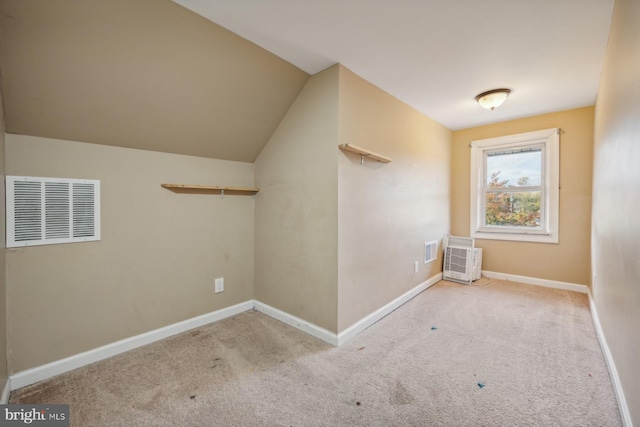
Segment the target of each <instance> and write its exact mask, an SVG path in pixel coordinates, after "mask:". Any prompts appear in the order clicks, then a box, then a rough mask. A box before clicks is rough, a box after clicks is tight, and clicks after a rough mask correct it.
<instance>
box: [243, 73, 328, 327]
mask: <svg viewBox="0 0 640 427" xmlns="http://www.w3.org/2000/svg"><path fill="white" fill-rule="evenodd" d="M337 146H338V67H337V66H334V67H331V68H329V69H327V70H324V71H322V72H320V73H318V74H316V75H314V76H312V77H311V78H310V79H309V81H308V82H307V84H306V85H305V87H304V88H303V89H302V91H301V92H300V95H299V96H298V98H297V99H296V100H295V102H294V103H293V105H292V106H291V109H290V110H289V112H288V113H287V115H286V116H285V118H284V120H283V121H282V123H280V126H278V129H277V130H276V132H275V133H274V134H273V136H272V137H271V139H270V140H269V142H268V143H267V145H266V146H265V148H264V150H263V151H262V153H260V156H259V157H258V159H257V160H256V163H255V168H256V169H255V175H256V185H257V186H258V187H259V188H260V193H259V194H258V196H257V198H256V214H255V217H256V226H255V228H256V236H255V265H256V268H255V295H256V299H257V300H259V301H262V302H264V303H266V304H269V305H271V306H273V307H275V308H278V309H280V310H283V311H285V312H287V313H289V314H293V315H294V316H298V317H300V318H302V319H305V320H307V321H309V322H311V323H314V324H316V325H318V326H320V327H323V328H325V329H327V330H329V331H331V332H336V328H337V324H336V322H337V317H338V316H337V303H338V302H337V301H338V295H337V286H338V279H337V274H338V272H337V268H338V267H337V263H338V253H337V252H338V183H337V181H338V165H337V158H338V148H337Z"/></svg>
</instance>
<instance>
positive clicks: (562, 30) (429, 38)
mask: <svg viewBox="0 0 640 427" xmlns="http://www.w3.org/2000/svg"><path fill="white" fill-rule="evenodd" d="M183 6H184V7H183ZM612 7H613V0H562V1H558V0H535V1H534V0H509V1H504V0H473V1H472V0H454V1H441V0H396V1H391V0H349V1H344V0H308V1H299V0H238V1H229V0H174V1H171V0H135V1H131V0H55V1H52V0H29V1H24V0H1V1H0V28H1V35H0V71H1V73H2V91H3V102H4V110H5V124H6V129H7V131H8V132H10V133H18V134H27V135H35V136H44V137H50V138H60V139H68V140H75V141H83V142H89V143H97V144H106V145H114V146H123V147H129V148H139V149H145V150H155V151H164V152H169V153H179V154H187V155H195V156H202V157H211V158H219V159H226V160H237V161H246V162H253V161H254V160H255V159H256V157H257V156H258V154H259V153H260V151H261V150H262V148H263V146H264V144H265V143H266V142H267V140H268V139H269V137H270V136H271V134H272V133H273V131H274V130H275V128H276V127H277V126H278V124H279V123H280V121H281V119H282V118H283V117H284V114H286V111H287V109H288V108H289V106H290V105H291V103H292V102H293V101H294V99H295V98H296V96H297V94H298V92H299V91H300V89H301V88H302V86H303V85H304V84H305V82H306V81H307V79H308V78H309V75H310V74H314V73H316V72H318V71H320V70H322V69H324V68H326V67H328V66H331V65H333V64H335V63H341V64H343V65H345V66H346V67H347V68H349V69H351V70H352V71H354V72H355V73H356V74H358V75H360V76H361V77H363V78H364V79H366V80H368V81H370V82H371V83H373V84H374V85H376V86H378V87H380V88H381V89H383V90H385V91H387V92H388V93H390V94H391V95H393V96H395V97H396V98H398V99H400V100H402V101H404V102H405V103H407V104H409V105H411V106H412V107H414V108H415V109H417V110H418V111H420V112H422V113H424V114H425V115H427V116H429V117H431V118H433V119H435V120H436V121H439V122H440V123H442V124H444V125H445V126H447V127H449V128H451V129H454V130H455V129H462V128H467V127H472V126H476V125H481V124H486V123H493V122H499V121H504V120H508V119H513V118H519V117H526V116H531V115H536V114H542V113H546V112H552V111H559V110H564V109H569V108H576V107H581V106H586V105H593V103H594V101H595V97H596V94H597V88H598V80H599V75H600V71H601V68H602V63H603V58H604V52H605V48H606V43H607V37H608V29H609V24H610V20H611V14H612ZM189 9H191V10H189ZM194 12H196V13H194ZM497 87H507V88H510V89H512V94H511V96H510V97H509V98H508V99H507V102H506V103H505V104H504V105H503V106H502V107H500V108H498V109H497V110H495V111H488V110H484V109H482V108H480V107H479V106H478V105H477V104H476V103H475V101H474V96H475V95H476V94H478V93H479V92H482V91H485V90H488V89H492V88H497Z"/></svg>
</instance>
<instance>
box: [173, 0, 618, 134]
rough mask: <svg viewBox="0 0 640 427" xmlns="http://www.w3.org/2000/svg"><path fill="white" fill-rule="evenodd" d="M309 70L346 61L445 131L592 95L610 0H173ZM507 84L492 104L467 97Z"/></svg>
mask: <svg viewBox="0 0 640 427" xmlns="http://www.w3.org/2000/svg"><path fill="white" fill-rule="evenodd" d="M174 1H176V2H177V3H179V4H181V5H183V6H185V7H187V8H188V9H191V10H193V11H194V12H196V13H198V14H200V15H202V16H204V17H206V18H207V19H209V20H211V21H213V22H215V23H217V24H218V25H221V26H222V27H225V28H227V29H229V30H231V31H233V32H234V33H236V34H238V35H240V36H242V37H244V38H246V39H248V40H250V41H252V42H254V43H256V44H257V45H259V46H262V47H263V48H265V49H267V50H269V51H271V52H273V53H274V54H276V55H278V56H280V57H281V58H283V59H285V60H287V61H289V62H291V63H292V64H294V65H296V66H298V67H299V68H301V69H303V70H304V71H306V72H308V73H310V74H314V73H317V72H318V71H321V70H323V69H325V68H327V67H329V66H331V65H333V64H335V63H341V64H342V65H344V66H346V67H347V68H349V69H350V70H351V71H353V72H355V73H356V74H358V75H359V76H361V77H362V78H364V79H366V80H368V81H369V82H371V83H373V84H374V85H376V86H378V87H379V88H381V89H382V90H384V91H386V92H388V93H390V94H391V95H393V96H395V97H396V98H398V99H400V100H402V101H404V102H405V103H407V104H409V105H411V106H412V107H414V108H415V109H417V110H418V111H420V112H422V113H424V114H425V115H427V116H429V117H431V118H432V119H434V120H436V121H438V122H440V123H442V124H443V125H445V126H447V127H448V128H450V129H452V130H458V129H464V128H468V127H472V126H477V125H482V124H488V123H494V122H500V121H504V120H509V119H514V118H520V117H528V116H532V115H537V114H543V113H548V112H553V111H560V110H566V109H570V108H577V107H583V106H588V105H593V104H594V102H595V98H596V94H597V89H598V82H599V78H600V71H601V69H602V64H603V60H604V55H605V49H606V45H607V39H608V35H609V24H610V22H611V15H612V10H613V0H233V1H232V0H174ZM502 87H505V88H509V89H511V90H512V93H511V95H510V96H509V98H508V99H507V101H506V102H505V104H504V105H502V106H501V107H499V108H498V109H496V110H495V111H489V110H485V109H483V108H481V107H480V106H479V105H477V104H476V102H475V100H474V97H475V95H477V94H478V93H480V92H484V91H486V90H489V89H495V88H502Z"/></svg>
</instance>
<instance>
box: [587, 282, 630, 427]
mask: <svg viewBox="0 0 640 427" xmlns="http://www.w3.org/2000/svg"><path fill="white" fill-rule="evenodd" d="M588 294H589V307H590V308H591V318H592V319H593V326H594V327H595V329H596V335H597V336H598V341H599V342H600V347H601V348H602V353H603V354H604V360H605V362H606V363H607V367H608V368H609V376H611V382H613V390H614V391H615V394H616V399H617V401H618V408H620V417H621V418H622V423H623V424H624V426H625V427H633V421H631V413H630V412H629V407H628V406H627V400H626V399H625V397H624V391H623V390H622V384H620V376H619V375H618V370H617V369H616V364H615V362H614V361H613V356H612V355H611V350H609V345H608V344H607V340H606V338H605V336H604V331H603V330H602V326H601V325H600V319H599V318H598V311H597V310H596V305H595V303H594V302H593V298H592V296H591V291H589V292H588Z"/></svg>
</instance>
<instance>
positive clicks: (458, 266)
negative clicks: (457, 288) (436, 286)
mask: <svg viewBox="0 0 640 427" xmlns="http://www.w3.org/2000/svg"><path fill="white" fill-rule="evenodd" d="M481 274H482V249H476V248H474V240H473V238H469V237H456V236H449V235H447V236H445V239H444V268H443V271H442V277H443V278H444V279H445V280H451V281H454V282H458V283H462V284H464V285H469V284H471V282H472V281H474V280H478V279H479V278H480V276H481Z"/></svg>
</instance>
